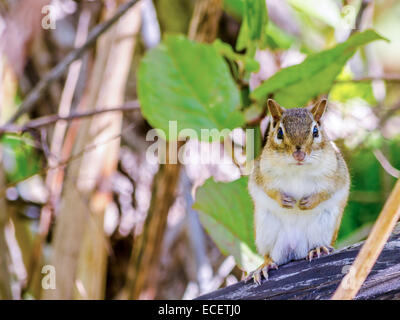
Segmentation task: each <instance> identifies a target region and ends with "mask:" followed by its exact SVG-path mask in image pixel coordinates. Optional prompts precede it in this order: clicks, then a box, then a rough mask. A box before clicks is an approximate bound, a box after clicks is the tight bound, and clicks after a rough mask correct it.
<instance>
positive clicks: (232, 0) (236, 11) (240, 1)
mask: <svg viewBox="0 0 400 320" xmlns="http://www.w3.org/2000/svg"><path fill="white" fill-rule="evenodd" d="M244 1H245V0H224V2H223V7H224V10H225V11H226V12H227V13H229V14H231V15H233V16H234V17H236V18H239V19H241V18H242V15H243V11H244Z"/></svg>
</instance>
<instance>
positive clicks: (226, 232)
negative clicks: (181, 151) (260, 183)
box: [193, 177, 262, 271]
mask: <svg viewBox="0 0 400 320" xmlns="http://www.w3.org/2000/svg"><path fill="white" fill-rule="evenodd" d="M247 180H248V179H247V177H243V178H240V179H238V180H236V181H233V182H230V183H222V182H215V181H214V180H212V179H211V178H210V179H208V180H207V181H206V182H205V183H204V185H203V186H201V187H200V188H199V189H198V190H197V192H196V202H195V203H194V205H193V208H195V209H196V210H198V211H199V215H200V220H201V222H202V223H203V225H204V227H205V228H206V230H207V232H208V233H209V234H210V236H211V238H212V239H213V240H214V241H215V243H216V244H217V245H218V247H219V248H220V250H221V251H222V253H224V254H230V255H233V256H234V258H235V260H236V263H237V264H238V265H239V267H240V268H242V269H243V270H246V271H251V270H254V269H255V268H256V267H258V266H259V265H260V264H261V263H262V259H261V257H260V256H259V255H258V254H257V253H256V247H255V243H254V226H253V223H254V222H253V203H252V201H251V198H250V195H249V194H248V192H247Z"/></svg>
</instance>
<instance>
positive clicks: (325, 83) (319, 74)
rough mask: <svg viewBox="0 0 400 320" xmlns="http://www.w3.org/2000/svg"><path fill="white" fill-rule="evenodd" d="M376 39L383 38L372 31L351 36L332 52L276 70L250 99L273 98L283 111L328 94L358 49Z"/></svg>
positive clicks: (311, 56)
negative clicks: (272, 96) (271, 96)
mask: <svg viewBox="0 0 400 320" xmlns="http://www.w3.org/2000/svg"><path fill="white" fill-rule="evenodd" d="M380 39H385V38H383V37H382V36H380V35H379V34H377V33H376V32H375V31H373V30H366V31H364V32H362V33H357V34H354V35H353V36H352V37H350V38H349V39H348V40H347V41H346V42H343V43H340V44H338V45H337V46H336V47H334V48H332V49H329V50H325V51H322V52H319V53H317V54H314V55H310V56H308V57H307V58H306V59H305V60H304V61H303V62H302V63H300V64H298V65H294V66H291V67H288V68H285V69H282V70H280V71H279V72H277V73H276V74H274V75H273V76H272V77H271V78H269V79H268V80H267V81H265V82H264V83H262V84H261V85H260V86H259V87H258V88H256V89H255V90H254V91H253V92H252V93H251V97H252V98H254V99H256V100H258V101H260V100H262V99H265V98H266V97H267V96H268V95H270V94H273V95H274V99H275V100H277V101H278V102H279V103H281V104H282V105H284V106H285V107H296V106H301V105H304V104H306V103H307V102H308V101H309V100H310V99H312V98H314V97H316V96H318V95H320V94H323V93H327V92H328V91H329V89H330V88H331V86H332V84H333V82H334V80H335V79H336V77H337V75H338V74H339V73H340V71H341V70H342V68H343V66H344V65H345V63H346V61H347V60H348V59H349V58H350V57H351V56H352V55H353V54H354V53H355V52H356V50H357V48H358V47H360V46H362V45H365V44H367V43H369V42H371V41H374V40H380Z"/></svg>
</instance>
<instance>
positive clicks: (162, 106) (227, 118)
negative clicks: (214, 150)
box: [138, 36, 244, 139]
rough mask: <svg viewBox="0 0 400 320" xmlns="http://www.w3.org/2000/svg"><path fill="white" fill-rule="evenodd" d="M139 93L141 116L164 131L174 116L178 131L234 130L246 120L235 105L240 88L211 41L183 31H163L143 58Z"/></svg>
mask: <svg viewBox="0 0 400 320" xmlns="http://www.w3.org/2000/svg"><path fill="white" fill-rule="evenodd" d="M138 96H139V100H140V105H141V109H142V113H143V115H144V117H145V118H146V119H147V120H148V122H149V123H150V124H151V125H152V126H153V127H155V128H158V129H161V130H163V131H164V132H165V133H166V137H167V139H174V138H175V137H172V136H171V133H169V132H168V127H169V121H171V120H176V121H177V128H178V133H179V131H180V130H182V129H186V128H190V129H194V130H195V131H196V132H197V134H198V135H199V137H200V130H201V129H214V128H215V129H219V130H222V129H224V128H227V129H233V128H236V127H239V126H241V125H242V124H243V123H244V117H243V115H242V114H241V112H240V111H239V110H238V108H239V106H240V95H239V90H238V88H237V87H236V85H235V83H234V81H233V79H232V76H231V74H230V72H229V68H228V66H227V64H226V62H225V61H224V59H223V58H222V57H221V56H220V55H219V54H218V52H217V51H216V49H215V48H214V47H213V46H212V45H207V44H201V43H196V42H193V41H190V40H188V39H187V38H186V37H184V36H167V37H166V38H165V39H164V41H163V42H162V43H161V44H160V45H159V46H158V47H157V48H155V49H152V50H150V51H149V52H148V53H147V54H146V55H145V56H144V58H143V59H142V61H141V63H140V67H139V73H138Z"/></svg>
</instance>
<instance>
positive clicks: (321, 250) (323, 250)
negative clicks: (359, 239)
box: [306, 246, 334, 261]
mask: <svg viewBox="0 0 400 320" xmlns="http://www.w3.org/2000/svg"><path fill="white" fill-rule="evenodd" d="M333 250H334V249H333V247H331V246H327V247H326V246H319V247H316V248H315V249H312V250H310V252H309V253H308V255H307V257H306V259H307V260H309V261H311V260H312V259H313V258H315V257H316V258H319V257H321V256H323V255H328V254H330V253H331V252H332V251H333Z"/></svg>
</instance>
